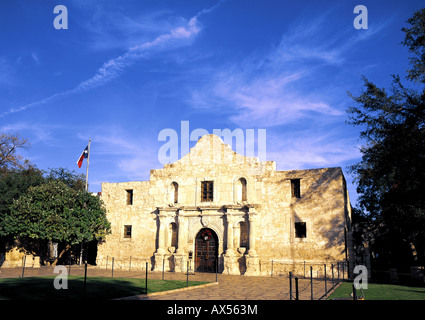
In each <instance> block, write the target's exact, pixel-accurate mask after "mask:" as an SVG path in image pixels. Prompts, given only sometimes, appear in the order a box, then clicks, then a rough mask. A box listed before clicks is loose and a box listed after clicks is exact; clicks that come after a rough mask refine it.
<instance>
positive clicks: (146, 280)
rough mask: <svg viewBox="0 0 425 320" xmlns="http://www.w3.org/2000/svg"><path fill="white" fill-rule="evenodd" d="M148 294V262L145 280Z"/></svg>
mask: <svg viewBox="0 0 425 320" xmlns="http://www.w3.org/2000/svg"><path fill="white" fill-rule="evenodd" d="M145 288H146V293H148V263H147V262H146V279H145Z"/></svg>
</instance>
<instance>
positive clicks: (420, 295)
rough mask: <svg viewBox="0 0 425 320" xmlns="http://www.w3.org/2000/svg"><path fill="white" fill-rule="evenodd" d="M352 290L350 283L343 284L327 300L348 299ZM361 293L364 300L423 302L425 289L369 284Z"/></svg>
mask: <svg viewBox="0 0 425 320" xmlns="http://www.w3.org/2000/svg"><path fill="white" fill-rule="evenodd" d="M352 288H353V287H352V283H351V282H343V283H341V285H340V286H339V287H338V288H337V289H336V290H335V291H334V292H333V293H332V294H331V295H330V296H329V297H328V300H332V299H333V298H350V294H351V292H352ZM363 293H364V297H365V300H425V287H417V286H406V285H397V284H383V283H371V282H369V283H368V288H367V289H363ZM359 294H360V293H359Z"/></svg>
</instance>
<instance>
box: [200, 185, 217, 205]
mask: <svg viewBox="0 0 425 320" xmlns="http://www.w3.org/2000/svg"><path fill="white" fill-rule="evenodd" d="M213 200H214V182H213V181H202V182H201V201H213Z"/></svg>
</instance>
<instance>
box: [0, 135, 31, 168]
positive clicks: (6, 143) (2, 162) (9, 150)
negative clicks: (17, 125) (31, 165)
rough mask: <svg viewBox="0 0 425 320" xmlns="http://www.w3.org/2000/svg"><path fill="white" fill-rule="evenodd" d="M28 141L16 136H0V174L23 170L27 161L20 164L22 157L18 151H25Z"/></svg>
mask: <svg viewBox="0 0 425 320" xmlns="http://www.w3.org/2000/svg"><path fill="white" fill-rule="evenodd" d="M28 147H29V145H28V141H27V140H26V139H24V138H22V137H20V136H19V135H18V134H7V133H1V134H0V174H1V173H5V172H7V171H9V170H14V169H24V168H26V166H27V165H28V161H25V162H24V163H22V159H23V158H22V156H21V155H19V154H18V153H17V151H18V149H27V148H28Z"/></svg>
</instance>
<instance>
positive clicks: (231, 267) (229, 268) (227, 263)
mask: <svg viewBox="0 0 425 320" xmlns="http://www.w3.org/2000/svg"><path fill="white" fill-rule="evenodd" d="M226 221H227V250H226V254H225V255H224V271H223V272H224V273H227V274H236V275H239V274H240V272H239V268H238V266H237V257H236V255H235V250H234V249H233V223H234V219H233V217H232V216H231V213H227V215H226Z"/></svg>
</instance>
